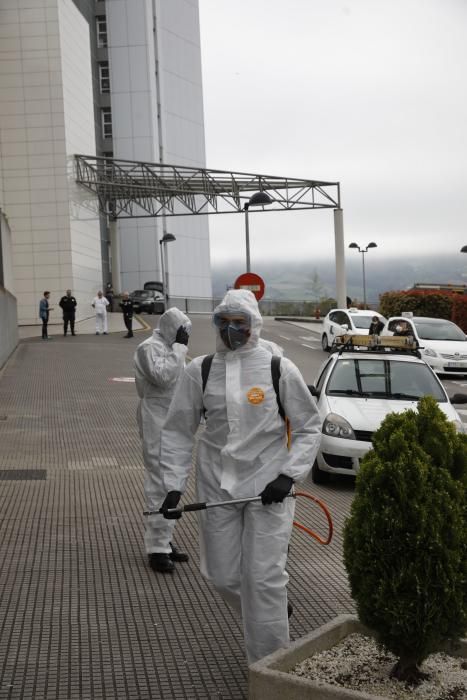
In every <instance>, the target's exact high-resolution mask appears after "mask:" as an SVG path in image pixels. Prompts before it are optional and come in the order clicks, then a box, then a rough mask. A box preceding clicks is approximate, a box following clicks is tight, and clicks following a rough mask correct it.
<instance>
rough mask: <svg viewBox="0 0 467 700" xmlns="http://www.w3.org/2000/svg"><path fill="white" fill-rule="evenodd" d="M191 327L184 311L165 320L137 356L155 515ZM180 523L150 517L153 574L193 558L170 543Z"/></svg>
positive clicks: (147, 540)
mask: <svg viewBox="0 0 467 700" xmlns="http://www.w3.org/2000/svg"><path fill="white" fill-rule="evenodd" d="M190 331H191V321H190V319H189V318H188V316H185V314H184V313H182V312H181V311H180V310H179V309H175V308H173V309H169V310H168V311H166V312H165V313H163V314H162V316H161V317H160V320H159V327H158V328H157V329H156V330H155V331H154V333H153V334H152V336H151V337H150V338H147V340H145V341H144V342H143V343H141V344H140V345H139V346H138V347H137V349H136V352H135V355H134V363H135V379H136V390H137V392H138V396H139V398H140V402H139V405H138V412H137V418H138V426H139V431H140V436H141V439H142V443H143V459H144V466H145V479H144V492H145V496H146V505H147V507H148V510H150V511H158V510H159V508H160V507H161V505H162V501H163V500H164V496H165V495H166V490H165V488H164V485H163V481H162V475H161V470H160V464H159V449H160V436H161V430H162V426H163V424H164V421H165V419H166V417H167V411H168V409H169V406H170V402H171V400H172V396H173V394H174V391H175V387H176V386H177V382H178V380H179V378H180V376H181V374H182V373H183V369H184V367H185V357H186V353H187V349H188V348H187V346H188V337H189V334H190ZM174 525H175V521H172V522H170V521H168V520H165V519H164V518H162V517H161V516H160V515H159V514H156V515H151V516H148V518H147V521H146V531H145V535H144V544H145V549H146V553H147V555H148V559H149V565H150V567H151V568H152V569H153V570H154V571H160V572H162V573H170V572H172V571H173V570H174V562H176V561H188V556H187V555H186V554H184V553H183V552H180V551H178V550H177V549H176V548H175V547H174V546H173V545H172V543H171V539H172V533H173V529H174Z"/></svg>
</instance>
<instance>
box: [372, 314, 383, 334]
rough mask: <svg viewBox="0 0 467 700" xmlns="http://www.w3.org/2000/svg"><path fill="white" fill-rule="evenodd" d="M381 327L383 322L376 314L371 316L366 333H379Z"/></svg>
mask: <svg viewBox="0 0 467 700" xmlns="http://www.w3.org/2000/svg"><path fill="white" fill-rule="evenodd" d="M383 328H384V323H383V322H382V321H381V320H380V319H379V318H378V316H373V318H372V320H371V324H370V327H369V329H368V335H379V334H380V333H381V331H382V330H383Z"/></svg>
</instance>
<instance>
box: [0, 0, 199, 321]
mask: <svg viewBox="0 0 467 700" xmlns="http://www.w3.org/2000/svg"><path fill="white" fill-rule="evenodd" d="M202 104H203V103H202V85H201V57H200V48H199V19H198V2H197V0H170V2H169V1H168V0H161V1H160V2H159V1H158V0H110V1H109V0H107V1H106V2H104V0H97V1H95V0H92V2H91V1H90V0H1V4H0V210H1V211H0V216H1V217H2V229H1V230H2V232H3V235H2V239H1V246H2V257H1V259H2V263H3V275H2V276H3V280H4V286H5V287H6V288H7V289H8V290H9V291H10V292H11V293H13V294H14V295H15V296H16V297H17V302H18V317H19V322H20V324H31V323H37V322H38V303H39V299H40V297H41V296H42V293H43V291H44V290H48V291H50V292H51V302H52V305H53V306H55V307H56V304H57V302H58V299H59V298H60V297H61V296H62V295H63V294H64V292H65V290H66V289H68V288H71V289H72V290H73V293H74V295H75V296H76V298H77V299H78V310H77V311H78V318H79V317H85V316H89V315H90V302H91V300H92V298H93V297H94V296H95V293H96V291H97V289H100V288H102V287H103V286H104V285H105V283H106V282H108V281H111V282H112V283H113V286H114V289H115V291H121V290H123V289H128V290H130V291H131V290H132V289H136V288H141V287H142V286H143V284H144V282H145V281H149V280H162V274H161V261H160V248H161V246H160V245H159V240H160V238H161V236H162V235H163V233H164V232H167V231H169V232H170V233H173V234H174V235H175V237H176V240H175V241H174V242H172V243H170V244H169V245H168V246H167V251H168V256H169V259H168V271H169V281H170V293H171V296H172V295H174V296H180V297H210V296H211V271H210V259H209V232H208V222H207V217H195V216H193V217H191V216H190V217H179V218H168V219H167V220H162V219H157V220H156V219H154V218H152V219H150V218H135V219H131V220H130V219H128V220H121V221H120V220H119V221H117V223H116V231H114V235H113V238H112V245H110V241H111V236H112V228H113V227H112V226H111V225H109V222H108V220H107V217H106V216H103V215H102V213H101V214H100V213H99V211H98V207H97V202H96V201H95V200H94V199H93V197H92V196H91V195H90V193H89V192H87V191H85V190H83V189H82V188H79V187H78V186H77V185H76V183H75V181H74V163H73V155H74V154H76V153H81V154H86V155H94V154H96V155H107V156H113V157H114V158H126V159H130V160H144V161H151V162H161V161H162V162H167V163H176V164H184V165H195V166H198V167H203V166H204V165H205V156H204V125H203V107H202ZM59 319H60V314H59V313H58V309H57V308H56V310H55V312H54V313H52V314H51V322H53V321H54V320H57V321H58V320H59Z"/></svg>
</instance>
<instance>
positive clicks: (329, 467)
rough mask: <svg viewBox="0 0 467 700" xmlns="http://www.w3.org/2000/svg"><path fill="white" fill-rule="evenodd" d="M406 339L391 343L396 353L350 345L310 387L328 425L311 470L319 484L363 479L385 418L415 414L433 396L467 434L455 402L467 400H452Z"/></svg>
mask: <svg viewBox="0 0 467 700" xmlns="http://www.w3.org/2000/svg"><path fill="white" fill-rule="evenodd" d="M405 340H406V339H405V338H403V339H402V338H401V347H399V348H395V347H394V340H393V339H392V338H391V343H392V346H391V348H390V349H388V348H385V347H384V345H379V346H375V347H374V348H372V349H371V350H369V349H368V348H365V347H356V348H349V347H348V346H344V347H343V348H341V349H340V350H338V351H337V352H334V353H332V354H331V355H330V357H329V359H327V360H326V362H325V363H324V365H323V366H322V367H321V369H320V372H319V374H318V376H317V379H316V384H315V385H313V386H310V391H311V393H312V394H313V395H314V396H315V397H316V401H317V406H318V412H319V415H320V418H321V420H322V441H321V446H320V450H319V453H318V456H317V459H316V461H315V464H314V465H313V467H312V471H311V476H312V479H313V481H314V482H315V483H316V484H320V483H324V482H325V481H327V480H328V479H329V475H330V474H346V475H355V474H357V472H358V470H359V467H360V460H361V459H362V457H363V456H364V455H365V454H366V453H367V452H368V450H370V449H371V441H372V436H373V433H374V431H375V430H377V428H379V426H380V425H381V422H382V421H383V419H384V418H385V417H386V416H387V415H388V413H392V412H397V413H399V412H401V411H405V410H407V409H409V408H411V409H414V408H415V407H416V403H417V401H418V400H419V399H420V398H421V397H422V396H426V395H431V396H433V397H434V398H435V399H436V400H437V401H438V403H439V407H440V408H441V410H442V411H443V412H444V414H445V415H446V417H447V418H448V420H450V421H452V423H453V424H454V425H455V427H456V429H457V430H458V431H459V432H465V431H464V426H463V423H462V421H461V419H460V416H459V414H458V413H457V411H456V409H455V408H454V406H453V405H452V403H467V395H465V394H456V395H455V396H453V397H452V399H451V400H450V399H449V397H448V395H447V393H446V390H445V388H444V386H443V385H442V383H441V382H440V380H439V379H438V377H437V376H436V374H435V373H434V372H433V370H432V369H431V368H430V367H429V366H428V365H427V364H426V363H425V362H424V361H423V360H422V359H421V357H420V353H419V352H418V351H417V350H408V349H404V348H403V347H402V346H403V344H405ZM381 341H383V339H382V338H381ZM451 402H452V403H451Z"/></svg>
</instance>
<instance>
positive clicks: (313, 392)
mask: <svg viewBox="0 0 467 700" xmlns="http://www.w3.org/2000/svg"><path fill="white" fill-rule="evenodd" d="M307 386H308V389H309V391H310V394H311V395H312V396H319V391H318V389H317V388H316V387H315V385H314V384H307ZM466 398H467V397H466Z"/></svg>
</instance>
